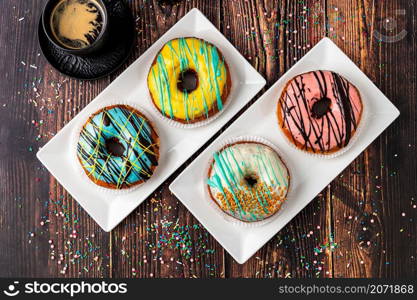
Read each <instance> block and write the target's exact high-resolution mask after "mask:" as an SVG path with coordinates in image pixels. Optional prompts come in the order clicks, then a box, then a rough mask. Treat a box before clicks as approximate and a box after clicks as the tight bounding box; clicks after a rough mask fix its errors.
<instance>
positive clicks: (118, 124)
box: [77, 105, 159, 190]
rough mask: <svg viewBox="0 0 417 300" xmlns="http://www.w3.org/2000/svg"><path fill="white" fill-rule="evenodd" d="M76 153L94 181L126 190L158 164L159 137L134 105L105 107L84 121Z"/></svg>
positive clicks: (107, 186) (150, 172) (142, 180)
mask: <svg viewBox="0 0 417 300" xmlns="http://www.w3.org/2000/svg"><path fill="white" fill-rule="evenodd" d="M77 156H78V160H79V161H80V163H81V166H82V167H83V169H84V171H85V173H86V174H87V176H88V177H89V178H90V179H91V180H92V181H93V182H94V183H95V184H97V185H99V186H102V187H106V188H110V189H118V190H120V189H127V188H131V187H133V186H136V185H138V184H141V183H143V182H145V181H147V180H148V179H149V178H151V176H152V174H153V173H154V171H155V168H156V167H157V166H158V159H159V137H158V135H157V133H156V131H155V130H154V128H153V127H152V124H151V123H150V122H149V120H148V119H147V118H146V117H145V116H144V115H143V114H142V113H140V112H139V111H138V110H136V109H135V108H133V107H131V106H128V105H113V106H108V107H105V108H103V109H101V110H100V111H98V112H96V113H94V114H93V115H92V116H91V117H90V118H89V119H88V121H87V122H86V123H85V124H84V126H83V128H82V130H81V133H80V137H79V140H78V144H77Z"/></svg>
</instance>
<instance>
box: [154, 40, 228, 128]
mask: <svg viewBox="0 0 417 300" xmlns="http://www.w3.org/2000/svg"><path fill="white" fill-rule="evenodd" d="M148 88H149V92H150V95H151V98H152V101H153V103H154V105H155V107H156V108H157V109H158V110H159V111H160V112H161V113H162V114H163V115H164V116H165V117H167V118H170V119H172V120H175V121H178V122H180V123H195V122H199V121H203V120H205V119H208V118H209V117H211V116H212V115H214V114H216V113H217V112H219V111H221V110H222V109H223V107H224V104H225V102H226V101H227V97H228V95H229V93H230V88H231V78H230V73H229V69H228V66H227V63H226V61H225V60H224V57H223V55H222V54H221V53H220V51H219V50H218V49H217V48H216V47H215V46H214V45H212V44H211V43H208V42H206V41H204V40H202V39H198V38H178V39H174V40H171V41H169V42H168V43H166V44H165V45H164V46H163V47H162V49H161V50H160V51H159V53H158V54H157V56H156V57H155V60H154V62H153V64H152V66H151V68H150V70H149V74H148Z"/></svg>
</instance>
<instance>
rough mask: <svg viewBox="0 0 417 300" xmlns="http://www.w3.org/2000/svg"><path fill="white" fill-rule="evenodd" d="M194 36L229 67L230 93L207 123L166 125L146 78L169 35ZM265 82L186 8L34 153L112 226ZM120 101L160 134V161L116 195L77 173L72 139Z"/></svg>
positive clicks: (202, 18) (200, 17) (96, 217)
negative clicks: (137, 111)
mask: <svg viewBox="0 0 417 300" xmlns="http://www.w3.org/2000/svg"><path fill="white" fill-rule="evenodd" d="M185 36H194V37H199V38H202V39H205V40H207V41H209V42H212V43H213V44H215V45H216V46H217V47H218V48H219V49H220V51H221V52H222V54H223V55H224V57H225V59H226V60H227V63H228V65H229V67H230V73H231V77H232V85H233V86H232V91H231V94H230V96H229V99H228V102H229V103H228V104H227V107H225V109H224V111H223V112H221V114H220V115H219V117H218V118H216V119H215V120H214V121H212V122H210V123H209V124H208V125H206V126H202V127H198V128H193V129H182V128H177V127H174V126H171V125H170V124H168V122H166V121H165V120H163V119H162V118H160V117H159V116H158V115H157V114H158V112H156V110H155V109H153V107H151V105H152V104H151V101H150V99H149V97H150V96H149V92H148V88H147V84H146V78H147V74H148V70H149V68H150V66H151V63H152V61H153V59H154V57H155V55H156V54H157V53H158V51H159V50H160V49H161V48H162V46H163V45H164V44H165V43H166V42H168V41H169V40H171V39H173V38H178V37H185ZM264 85H265V79H264V78H263V77H262V76H261V75H260V74H259V73H257V72H256V70H255V69H254V68H253V67H252V66H251V65H250V64H249V63H248V62H247V61H246V59H245V58H244V57H243V56H242V55H241V54H240V53H239V52H238V51H237V50H236V49H235V48H234V47H233V45H232V44H230V42H229V41H228V40H227V39H226V38H225V37H224V36H223V35H222V34H221V33H220V32H219V31H218V30H217V29H216V27H214V25H213V24H211V23H210V21H209V20H208V19H207V18H206V17H205V16H204V15H203V14H202V13H201V12H200V11H199V10H198V9H193V10H191V11H190V12H189V13H188V14H187V15H186V16H184V17H183V18H182V19H181V20H180V21H178V23H177V24H175V26H173V27H172V28H171V29H170V30H168V31H167V32H166V33H165V34H164V35H163V36H162V37H161V38H160V39H159V40H158V41H157V42H156V43H155V44H153V45H152V46H151V47H150V48H149V49H148V50H147V51H146V52H145V53H144V54H143V55H142V56H141V57H139V58H138V59H137V60H136V61H135V62H134V63H133V64H132V65H131V66H129V67H128V68H127V69H126V71H124V72H123V73H122V74H121V75H120V76H119V77H118V78H117V79H116V80H114V81H113V82H112V83H111V84H110V85H109V86H108V87H107V88H106V89H105V90H104V91H103V92H102V93H101V94H100V95H98V96H97V98H95V99H94V100H93V101H92V102H91V103H90V104H88V105H87V106H86V107H85V108H84V109H83V110H82V111H81V112H80V113H79V114H78V115H77V116H76V117H75V118H74V119H73V120H71V121H70V122H69V123H68V124H67V125H66V126H65V127H64V128H63V129H62V130H61V131H59V132H58V133H57V134H56V135H55V137H54V138H52V139H51V140H50V141H49V142H48V143H47V144H46V145H45V146H44V147H42V149H41V150H39V152H38V153H37V157H38V158H39V160H40V161H41V162H42V163H43V164H44V165H45V167H46V168H47V169H48V170H49V171H50V172H51V173H52V175H53V176H55V178H56V179H57V180H58V181H59V182H60V183H61V184H62V186H63V187H64V188H65V189H66V190H67V191H68V192H69V193H70V194H71V195H72V196H73V197H74V198H75V199H76V200H77V201H78V202H79V203H80V205H81V206H82V207H83V208H84V209H85V210H86V211H87V212H88V213H89V214H90V216H91V217H92V218H93V219H94V220H95V221H96V222H97V223H98V224H99V225H100V226H101V227H102V228H103V229H104V230H106V231H110V230H111V229H113V228H114V227H115V226H116V225H117V224H118V223H120V222H121V221H122V220H123V219H124V218H125V217H126V216H127V215H129V214H130V213H131V212H132V211H133V210H134V209H135V208H136V207H137V206H138V205H139V204H140V203H142V202H143V201H144V200H145V199H146V198H147V197H148V196H149V195H150V194H151V193H152V192H153V191H154V190H155V189H156V188H157V187H158V186H159V185H161V184H162V183H163V182H164V181H165V180H166V179H167V178H168V176H170V175H171V174H172V173H173V172H174V171H175V170H176V169H177V168H178V167H179V166H181V164H183V163H184V162H185V161H186V160H187V159H188V158H189V157H190V156H191V155H192V154H193V153H194V152H196V151H197V150H198V149H199V148H200V147H201V146H203V145H204V143H206V142H207V141H208V140H209V139H210V137H212V136H213V135H214V134H215V133H216V132H217V131H218V130H219V129H220V128H221V127H222V126H223V125H225V124H226V122H227V121H228V120H230V119H231V118H232V117H233V116H234V115H235V114H236V113H237V112H238V111H239V110H240V109H242V108H243V106H244V105H245V104H247V103H248V102H249V101H250V100H251V99H252V98H253V97H254V96H255V95H256V94H257V93H258V92H259V91H260V90H261V89H262V88H263V87H264ZM118 101H120V102H126V101H127V102H129V103H132V104H137V105H138V106H139V107H141V108H143V110H144V112H145V113H146V115H147V116H149V117H150V119H151V120H152V121H153V123H154V125H155V126H156V128H157V130H158V132H159V135H160V138H161V150H162V153H161V161H160V166H159V167H158V169H157V172H156V173H155V174H154V176H153V177H152V178H151V179H150V180H149V181H148V182H146V183H145V184H143V185H141V186H140V187H139V188H137V189H135V190H134V191H132V192H130V193H122V194H119V195H116V196H115V194H114V193H106V192H103V189H100V188H95V186H94V185H92V184H91V182H88V179H87V180H86V178H85V176H80V172H79V170H78V169H77V168H76V167H75V164H76V163H77V161H76V158H75V157H74V156H75V155H74V151H72V148H71V147H72V146H71V145H72V144H71V140H72V139H73V137H74V134H76V131H77V130H79V128H80V126H82V122H83V121H84V120H86V118H87V117H88V116H89V115H91V114H92V113H94V112H95V111H96V110H97V107H102V106H106V105H109V104H114V103H117V102H118Z"/></svg>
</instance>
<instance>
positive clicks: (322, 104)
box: [311, 97, 332, 119]
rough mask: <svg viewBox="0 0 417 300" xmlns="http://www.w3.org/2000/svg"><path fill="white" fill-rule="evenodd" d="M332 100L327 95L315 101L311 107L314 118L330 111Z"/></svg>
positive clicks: (318, 117)
mask: <svg viewBox="0 0 417 300" xmlns="http://www.w3.org/2000/svg"><path fill="white" fill-rule="evenodd" d="M331 104H332V101H331V100H330V99H329V98H327V97H322V98H321V99H319V100H317V101H316V102H314V104H313V106H312V107H311V115H312V117H313V118H316V119H320V118H322V117H323V116H324V115H325V114H327V113H328V112H329V111H330V108H331Z"/></svg>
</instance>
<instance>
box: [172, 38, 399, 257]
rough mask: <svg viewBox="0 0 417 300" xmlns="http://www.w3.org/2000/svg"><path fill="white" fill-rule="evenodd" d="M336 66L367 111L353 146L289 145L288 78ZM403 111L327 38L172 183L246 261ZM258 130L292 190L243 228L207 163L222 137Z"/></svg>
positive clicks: (210, 228) (218, 236)
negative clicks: (331, 152) (272, 211)
mask: <svg viewBox="0 0 417 300" xmlns="http://www.w3.org/2000/svg"><path fill="white" fill-rule="evenodd" d="M319 69H321V70H332V71H335V72H337V73H339V74H341V75H343V76H345V77H346V78H347V79H348V80H349V81H351V82H352V83H353V84H354V85H356V86H357V87H358V89H359V90H360V92H361V94H362V98H363V102H364V105H366V109H367V111H368V118H367V120H366V121H367V122H366V124H365V126H364V128H363V130H361V132H359V133H358V134H359V135H358V137H357V139H356V140H355V141H354V143H353V145H352V147H351V148H350V149H349V150H348V151H347V152H346V153H344V154H342V155H340V156H338V157H336V158H332V159H322V158H317V157H314V156H312V155H309V154H306V153H303V152H302V151H299V150H297V149H294V148H293V147H291V146H289V145H288V143H287V142H286V141H285V140H284V137H283V136H282V135H281V134H280V133H279V132H278V130H279V127H278V121H277V119H276V117H275V109H276V105H277V101H278V98H279V95H280V94H281V91H282V89H283V87H284V85H285V83H286V82H287V81H288V80H289V79H291V78H292V77H294V76H296V75H298V74H301V73H304V72H308V71H312V70H319ZM398 115H399V111H398V110H397V108H395V106H394V105H393V104H392V103H391V102H390V101H389V100H388V99H387V98H386V97H385V96H384V95H383V94H382V92H381V91H380V90H379V89H378V88H377V87H376V86H375V85H374V84H373V83H372V81H371V80H369V78H368V77H366V75H365V74H364V73H363V72H362V71H361V70H360V69H359V68H358V67H357V66H356V65H355V64H354V63H353V62H352V61H351V60H350V59H349V58H348V57H347V56H346V55H345V54H344V53H343V52H342V51H341V50H340V49H339V48H338V47H337V46H336V45H335V44H334V43H333V42H332V41H331V40H330V39H328V38H324V39H322V40H321V41H320V42H319V43H318V44H317V45H316V46H315V47H314V48H313V49H311V51H309V52H308V53H307V54H306V55H305V56H304V57H303V58H302V59H301V60H300V61H299V62H298V63H297V64H295V65H294V66H293V67H292V68H291V69H290V70H289V71H288V72H286V73H285V74H284V76H282V77H281V78H280V79H279V80H278V81H277V82H276V83H275V84H274V85H273V86H272V87H271V88H270V89H269V90H268V91H267V92H266V93H265V94H264V95H262V96H261V98H260V99H259V100H258V101H256V103H255V104H254V105H252V106H251V107H250V108H249V109H248V110H247V111H246V112H245V113H244V114H242V116H240V117H239V118H238V119H237V120H236V121H235V122H234V123H233V124H232V125H231V126H230V127H229V128H228V129H227V130H225V131H224V132H223V133H222V134H221V135H220V136H219V137H218V138H217V139H216V140H215V141H214V142H213V143H212V144H211V145H210V146H209V147H208V148H207V149H206V150H205V151H204V152H202V153H201V154H200V155H199V156H198V157H197V158H196V159H195V160H194V162H193V163H192V164H190V165H189V166H188V167H187V168H186V169H185V170H184V171H183V172H182V173H181V174H180V175H179V176H178V177H177V179H176V180H175V181H174V182H172V184H171V185H170V190H171V191H172V192H173V193H174V194H175V195H176V196H177V197H178V199H180V201H181V202H182V203H183V204H184V205H185V206H186V207H187V208H188V209H189V210H190V211H191V213H192V214H193V215H194V216H195V217H196V218H197V219H198V220H199V221H200V222H201V223H202V224H203V225H204V226H205V227H206V228H207V230H208V231H209V232H210V233H211V234H212V235H213V236H214V237H215V238H216V239H217V241H218V242H219V243H220V244H221V245H222V246H223V247H224V248H225V249H226V250H227V251H228V252H229V253H230V254H231V255H232V256H233V258H234V259H235V260H236V261H237V262H239V263H241V264H242V263H244V262H246V261H247V260H248V259H249V258H250V257H251V256H252V255H253V254H254V253H255V252H256V251H257V250H258V249H259V248H261V247H262V246H263V245H264V244H265V243H266V242H267V241H268V240H269V239H271V238H272V237H273V236H274V235H275V234H276V233H277V232H278V231H279V230H281V229H282V228H283V227H284V226H285V225H286V224H287V223H288V222H289V221H290V220H291V219H292V218H294V217H295V216H296V215H297V214H298V213H299V212H300V211H301V210H302V209H303V208H304V207H305V206H306V205H307V204H308V203H309V202H310V201H311V200H312V199H314V197H315V196H316V195H317V194H318V193H319V192H320V191H321V190H323V188H325V187H326V186H327V185H328V184H329V183H330V182H331V181H332V180H333V179H334V178H335V177H336V176H337V175H338V174H339V173H340V172H341V171H342V170H343V169H345V168H346V167H347V166H348V165H349V164H350V163H351V162H352V161H353V160H354V159H355V158H356V157H357V156H358V155H359V154H360V153H361V152H362V151H363V150H364V149H365V148H366V147H367V146H368V145H369V144H370V143H371V142H372V141H373V140H374V139H375V138H376V137H377V136H378V135H380V134H381V132H382V131H383V130H384V129H385V128H387V127H388V125H389V124H390V123H392V122H393V121H394V120H395V119H396V118H397V117H398ZM245 135H255V136H260V137H263V138H265V139H267V140H269V141H270V142H272V143H273V144H274V145H276V146H277V147H278V148H279V149H280V152H281V153H282V154H283V158H284V160H285V162H286V163H287V165H288V168H289V169H290V173H291V192H290V195H289V201H288V202H287V203H286V206H285V209H283V210H282V212H281V213H280V214H278V215H276V216H274V217H272V218H273V219H272V220H271V221H270V222H269V223H266V224H265V225H262V226H259V227H242V226H239V225H233V224H231V223H230V222H228V221H227V220H226V219H225V218H223V216H222V215H220V213H219V212H218V211H216V210H215V209H214V208H213V207H212V206H211V205H210V204H209V202H208V201H209V198H208V197H209V196H208V195H207V193H206V189H205V184H206V183H205V180H206V174H204V171H206V170H207V164H208V163H209V162H210V160H211V157H212V153H213V152H214V151H216V150H217V149H218V148H219V146H221V144H222V141H224V140H226V139H228V138H231V137H237V136H245Z"/></svg>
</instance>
